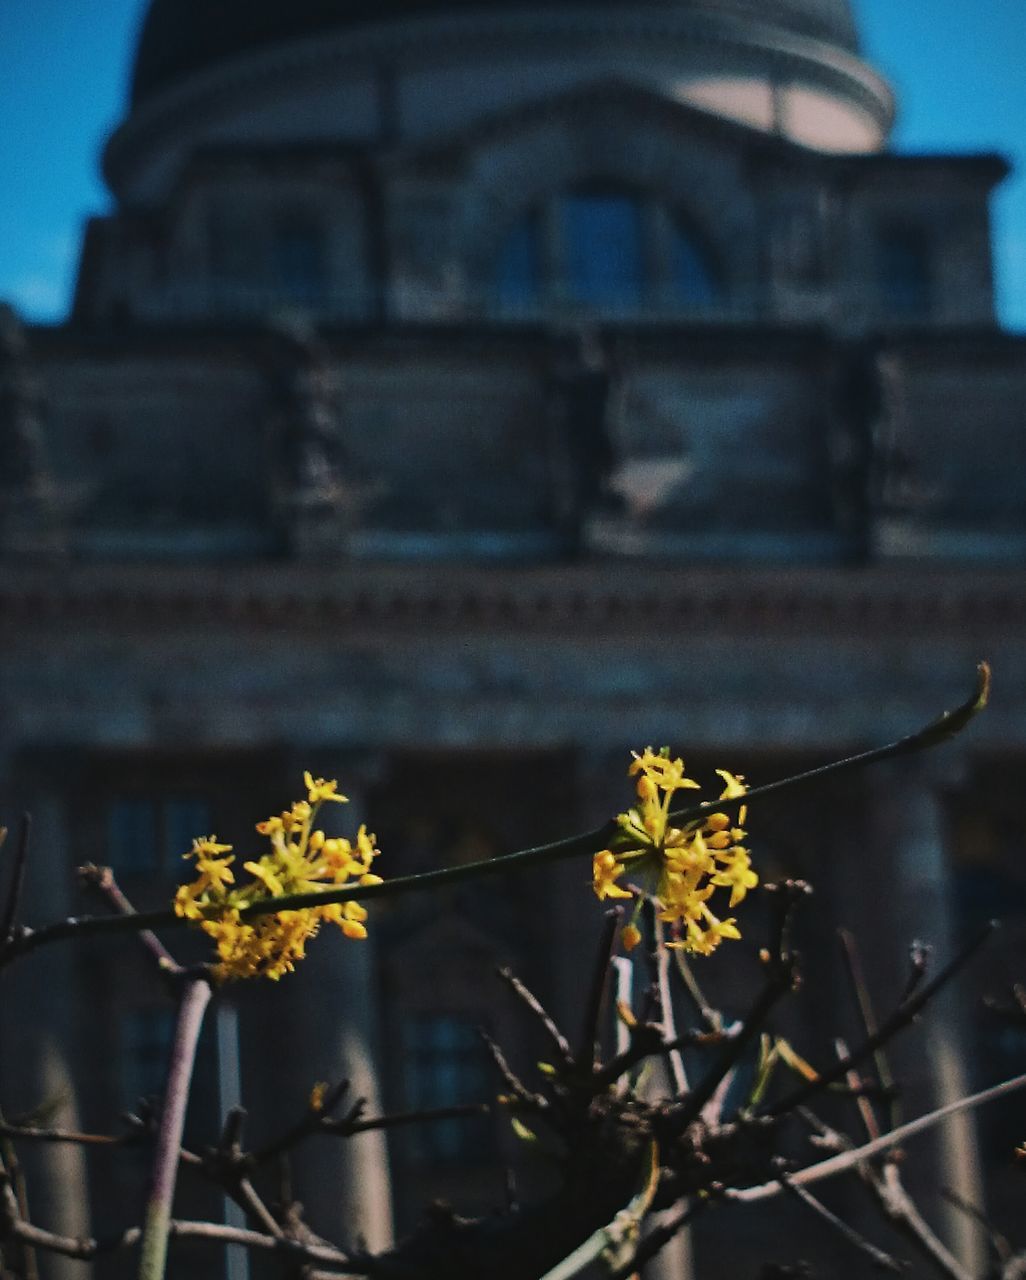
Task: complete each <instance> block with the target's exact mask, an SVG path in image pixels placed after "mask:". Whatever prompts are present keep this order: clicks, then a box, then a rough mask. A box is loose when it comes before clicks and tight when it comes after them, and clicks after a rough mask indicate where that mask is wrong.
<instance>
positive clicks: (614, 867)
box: [592, 849, 633, 902]
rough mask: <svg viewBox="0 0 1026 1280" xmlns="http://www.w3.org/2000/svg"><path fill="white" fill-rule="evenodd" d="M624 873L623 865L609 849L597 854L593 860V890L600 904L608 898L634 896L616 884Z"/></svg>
mask: <svg viewBox="0 0 1026 1280" xmlns="http://www.w3.org/2000/svg"><path fill="white" fill-rule="evenodd" d="M622 872H623V864H622V863H619V862H617V860H616V857H615V855H614V854H612V853H610V851H609V850H608V849H603V850H602V852H601V853H596V854H595V857H594V858H593V860H592V888H593V889H594V890H595V896H596V897H597V898H598V900H599V902H604V901H605V899H606V898H630V897H633V894H632V893H631V891H630V890H629V889H623V888H621V887H620V885H618V884H616V878H617V876H619V875H620V874H622Z"/></svg>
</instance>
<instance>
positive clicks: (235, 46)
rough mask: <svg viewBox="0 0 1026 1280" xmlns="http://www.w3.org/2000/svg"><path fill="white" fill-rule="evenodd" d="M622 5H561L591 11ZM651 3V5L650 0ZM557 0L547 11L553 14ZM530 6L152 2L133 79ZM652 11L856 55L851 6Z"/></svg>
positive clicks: (159, 79)
mask: <svg viewBox="0 0 1026 1280" xmlns="http://www.w3.org/2000/svg"><path fill="white" fill-rule="evenodd" d="M616 2H617V0H558V4H559V5H560V6H564V7H587V8H589V9H591V10H592V11H595V10H596V9H599V8H601V7H603V5H605V6H607V7H608V6H610V5H611V4H615V3H616ZM649 2H650V3H652V0H649ZM551 4H552V0H548V4H546V5H545V6H544V7H546V8H548V7H549V6H550V5H551ZM538 7H539V6H538V5H537V4H532V3H530V0H384V2H383V0H151V4H150V7H149V10H148V12H147V14H146V18H145V21H144V23H143V26H142V33H141V36H140V39H139V47H138V51H137V54H136V59H135V67H134V72H133V77H132V102H133V104H135V105H138V104H139V103H140V102H142V101H143V100H144V99H147V98H149V97H150V96H152V95H153V94H155V93H157V92H158V91H159V90H161V89H164V88H167V87H170V86H171V85H173V84H176V83H177V82H179V81H182V80H184V79H186V78H188V77H189V76H190V75H191V74H192V73H193V72H197V71H202V70H206V69H208V68H210V67H212V66H214V65H215V64H217V63H219V62H221V61H224V60H227V59H230V58H232V57H233V56H234V55H236V54H241V53H246V52H249V51H251V50H256V49H260V48H264V47H267V46H270V45H280V44H286V43H288V42H289V41H292V40H297V39H303V38H309V37H311V36H316V35H319V34H321V33H325V34H327V33H333V32H337V31H340V30H345V29H347V28H354V27H359V26H364V25H379V24H381V23H388V22H400V21H403V20H404V19H410V18H416V17H420V16H430V15H433V14H453V13H457V12H472V11H475V10H476V11H478V12H482V13H484V12H487V13H491V14H495V13H496V12H498V11H502V10H505V11H509V12H513V11H516V10H530V9H532V8H538ZM653 7H656V8H658V7H664V8H667V9H675V10H677V11H682V10H683V11H694V12H696V13H700V12H701V13H708V14H722V15H723V16H726V17H731V18H734V19H737V18H739V17H740V18H745V17H747V18H751V19H753V20H754V21H757V22H758V23H759V24H760V25H761V26H763V27H778V28H779V29H780V30H781V32H782V33H786V34H790V35H800V36H806V37H811V38H813V39H816V40H819V41H822V42H824V43H826V44H830V45H834V46H837V47H839V48H841V49H844V50H845V51H847V52H849V53H855V52H857V39H856V33H855V24H854V21H853V18H852V12H851V5H850V3H849V0H655V3H654V5H653Z"/></svg>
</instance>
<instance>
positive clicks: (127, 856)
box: [107, 796, 161, 875]
mask: <svg viewBox="0 0 1026 1280" xmlns="http://www.w3.org/2000/svg"><path fill="white" fill-rule="evenodd" d="M160 852H161V850H160V834H159V828H158V821H157V805H156V804H155V803H154V801H153V800H152V799H149V798H147V797H145V796H138V797H135V796H133V797H132V798H125V799H120V800H115V801H114V803H113V804H112V805H111V807H110V811H109V813H108V815H107V860H108V862H109V863H110V865H111V867H113V869H114V870H115V871H116V872H120V873H121V874H129V875H138V874H140V873H143V872H147V871H156V870H157V869H158V868H159V866H160Z"/></svg>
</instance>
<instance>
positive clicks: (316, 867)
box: [174, 773, 381, 981]
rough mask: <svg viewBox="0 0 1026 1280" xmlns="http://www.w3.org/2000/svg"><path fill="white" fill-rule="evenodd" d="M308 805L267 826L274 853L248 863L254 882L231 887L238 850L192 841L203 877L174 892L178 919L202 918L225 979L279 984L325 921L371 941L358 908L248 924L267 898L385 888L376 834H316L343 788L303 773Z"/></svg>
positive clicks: (339, 905) (338, 906)
mask: <svg viewBox="0 0 1026 1280" xmlns="http://www.w3.org/2000/svg"><path fill="white" fill-rule="evenodd" d="M303 781H304V782H305V784H306V789H307V799H306V800H297V801H296V803H295V804H294V805H293V806H292V808H291V809H287V810H285V812H283V813H281V814H278V815H276V816H273V817H270V818H268V819H267V821H266V822H258V823H257V828H256V829H257V831H258V832H259V833H260V834H261V835H262V836H266V837H267V838H268V839H269V841H270V845H271V848H270V852H268V853H265V854H264V855H263V856H262V857H261V858H258V859H257V860H255V861H253V862H245V863H243V867H244V868H245V870H246V871H248V872H249V874H250V876H251V879H250V881H249V883H247V884H245V885H243V886H242V887H241V888H232V887H230V886H233V885H234V884H235V874H234V872H233V871H232V867H231V864H232V863H233V862H234V861H235V858H234V855H232V853H231V848H232V846H231V845H227V844H218V843H217V838H216V836H210V837H209V838H206V839H198V840H194V841H193V842H192V849H191V851H190V852H189V853H187V854H185V855H184V856H185V857H186V858H195V859H196V871H197V876H196V879H195V880H194V881H193V882H192V883H191V884H183V885H181V886H180V888H179V889H178V892H177V893H176V894H175V904H174V905H175V913H176V914H177V915H179V916H184V917H185V918H186V919H188V920H195V921H197V922H198V924H199V927H200V928H201V929H202V930H203V931H204V932H205V933H207V934H209V935H210V937H212V938H213V939H214V941H215V943H216V944H217V954H218V957H219V963H218V964H217V965H216V966H215V968H214V973H215V976H216V977H218V978H220V979H227V978H252V977H258V976H260V977H265V978H273V979H274V980H275V981H277V980H278V979H279V978H280V977H281V976H282V974H284V973H290V972H291V971H292V970H293V969H294V968H295V966H296V961H297V960H301V959H302V958H303V956H304V954H305V952H306V943H307V939H308V938H312V937H313V936H314V934H315V933H316V932H317V930H318V929H319V928H320V925H321V922H322V921H325V920H327V921H329V922H331V923H332V924H336V925H338V927H339V928H340V929H341V930H342V932H343V933H344V934H345V935H346V937H347V938H365V937H366V936H367V930H366V928H365V927H364V923H363V922H364V920H366V918H367V912H366V910H365V909H364V908H363V907H361V906H360V904H359V903H358V902H352V901H349V902H330V903H326V904H325V905H324V906H323V907H304V908H303V909H302V910H299V911H279V912H277V913H275V914H273V915H270V914H268V915H260V916H251V917H249V918H248V919H245V920H244V919H243V918H242V912H243V910H244V909H245V908H246V907H248V906H251V905H252V904H253V903H254V902H257V901H260V900H264V899H266V898H268V897H271V898H281V897H285V896H287V895H290V894H294V893H311V892H316V891H318V890H322V889H325V888H327V887H329V886H330V887H335V886H338V885H344V884H348V883H350V882H355V883H357V884H361V885H369V884H380V883H381V877H380V876H376V875H373V874H372V872H371V864H372V862H373V861H374V859H375V858H376V857H377V856H378V850H377V849H376V848H375V846H374V836H372V835H370V834H369V833H368V831H367V829H366V827H363V826H361V827H360V829H359V831H358V832H357V835H356V842H355V844H351V843H350V841H348V840H343V839H335V838H329V837H327V836H325V834H324V832H323V831H321V830H318V829H315V827H314V823H315V821H316V819H317V813H318V810H319V809H320V808H321V806H322V805H323V804H325V803H326V802H334V803H336V804H345V803H346V797H345V796H342V795H339V794H338V790H337V787H338V784H337V783H336V782H326V781H325V780H324V779H323V778H314V777H311V775H310V774H309V773H305V774H304V775H303Z"/></svg>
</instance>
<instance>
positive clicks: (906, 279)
mask: <svg viewBox="0 0 1026 1280" xmlns="http://www.w3.org/2000/svg"><path fill="white" fill-rule="evenodd" d="M876 265H877V278H878V284H879V290H880V298H881V301H882V302H883V304H884V308H885V309H886V311H889V312H891V313H892V314H894V315H899V316H904V317H906V318H912V317H915V316H925V315H927V314H928V312H929V310H930V305H931V303H932V300H933V279H932V276H933V272H932V269H931V263H930V249H929V245H928V243H927V239H926V236H925V235H924V233H923V232H922V231H921V230H920V229H919V228H918V227H884V228H883V229H882V230H881V231H880V234H879V236H878V239H877V246H876Z"/></svg>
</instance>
